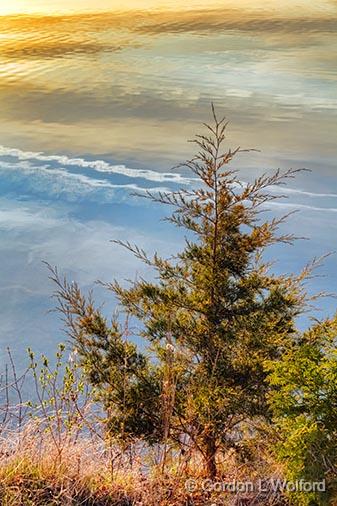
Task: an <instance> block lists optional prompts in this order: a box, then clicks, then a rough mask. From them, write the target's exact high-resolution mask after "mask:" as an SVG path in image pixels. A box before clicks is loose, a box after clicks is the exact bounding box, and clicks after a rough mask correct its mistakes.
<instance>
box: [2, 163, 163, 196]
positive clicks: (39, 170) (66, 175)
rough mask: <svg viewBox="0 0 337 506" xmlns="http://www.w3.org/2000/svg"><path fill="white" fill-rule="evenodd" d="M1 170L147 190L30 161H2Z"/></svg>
mask: <svg viewBox="0 0 337 506" xmlns="http://www.w3.org/2000/svg"><path fill="white" fill-rule="evenodd" d="M0 170H7V171H11V172H14V171H19V172H22V173H25V174H43V175H46V176H49V177H52V178H55V179H60V180H68V181H73V182H75V183H78V185H79V186H85V187H90V188H96V189H97V188H105V189H113V190H116V189H117V190H118V189H125V190H130V191H134V192H146V191H147V189H146V188H142V187H141V186H138V185H136V184H113V183H110V182H109V181H106V180H104V179H95V178H91V177H88V176H85V175H84V174H75V173H72V172H68V171H67V170H66V169H64V168H59V169H55V168H53V167H50V166H48V165H38V166H37V165H33V164H32V163H30V162H29V161H21V162H4V161H0ZM150 191H151V192H170V190H169V189H168V188H166V187H161V186H160V187H153V188H150Z"/></svg>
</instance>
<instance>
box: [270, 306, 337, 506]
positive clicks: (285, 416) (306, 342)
mask: <svg viewBox="0 0 337 506" xmlns="http://www.w3.org/2000/svg"><path fill="white" fill-rule="evenodd" d="M336 337H337V316H336V317H335V318H333V319H331V320H326V321H324V322H321V323H317V324H316V325H314V326H313V327H312V328H311V329H309V330H308V331H306V332H305V333H304V334H303V335H302V336H300V338H299V339H300V341H299V345H298V346H296V347H295V346H293V347H291V348H289V349H288V350H287V351H286V352H285V353H284V355H283V357H282V360H281V361H279V362H277V363H269V369H270V371H271V375H270V382H271V385H272V387H273V389H272V391H271V394H270V405H271V407H272V409H273V411H274V414H275V423H276V425H277V427H278V429H279V435H280V438H281V440H280V442H279V444H278V445H277V449H276V451H277V455H278V457H279V458H280V459H281V460H283V461H284V462H285V463H286V467H287V471H288V477H289V479H291V480H297V479H301V478H303V479H305V480H308V481H317V480H322V479H326V483H327V486H328V491H329V494H313V495H311V496H310V495H309V494H299V495H298V496H297V499H298V501H299V503H300V504H312V503H311V502H310V501H315V502H313V504H327V501H328V500H329V497H330V498H331V497H332V496H335V495H336V492H337V487H336V486H337V482H336V473H337V349H336Z"/></svg>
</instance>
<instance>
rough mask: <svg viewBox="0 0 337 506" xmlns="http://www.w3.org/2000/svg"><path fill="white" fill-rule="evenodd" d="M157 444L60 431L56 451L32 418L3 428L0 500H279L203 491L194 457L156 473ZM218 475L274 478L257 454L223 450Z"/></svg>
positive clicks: (37, 504)
mask: <svg viewBox="0 0 337 506" xmlns="http://www.w3.org/2000/svg"><path fill="white" fill-rule="evenodd" d="M157 454H158V450H157V451H155V450H153V451H150V450H148V449H147V450H146V449H145V448H144V447H143V446H141V445H135V446H133V447H132V448H129V449H127V450H125V451H124V452H122V453H119V451H118V449H117V447H114V448H109V447H107V446H106V445H105V444H104V442H102V440H101V439H100V438H98V437H96V436H95V434H91V435H90V434H87V435H83V434H82V435H80V436H79V435H78V434H76V435H75V437H73V434H71V433H67V432H64V433H63V434H62V438H61V453H60V451H59V446H57V447H56V446H55V442H54V439H53V438H52V437H51V435H50V434H49V433H48V430H47V431H46V430H42V429H41V425H40V423H39V422H38V421H37V420H35V421H31V422H29V423H27V424H26V425H25V427H24V428H23V429H22V430H13V431H7V434H6V436H5V437H3V440H2V441H1V450H0V504H1V506H33V505H34V506H47V505H48V506H52V505H53V506H54V505H65V506H68V505H69V506H70V505H72V506H75V505H76V506H79V505H83V506H128V505H130V506H131V505H135V506H168V505H170V506H199V505H209V506H211V505H214V506H215V505H220V504H221V505H226V506H227V505H228V506H230V505H240V504H242V505H244V504H252V505H253V504H254V505H259V504H260V505H262V504H264V505H268V504H269V505H272V504H274V505H281V504H285V502H284V499H282V498H281V497H279V496H278V495H275V494H272V493H271V492H270V493H267V494H262V495H261V494H259V493H257V492H254V493H250V494H242V493H220V492H214V493H209V492H207V491H203V490H202V489H201V484H202V482H203V480H204V476H203V474H202V466H201V462H200V460H199V458H198V456H197V455H191V456H189V457H188V461H187V460H186V459H182V458H181V456H175V457H172V455H171V456H169V457H166V459H167V465H166V468H165V470H164V472H163V470H162V466H161V465H160V462H159V460H160V459H158V455H157ZM221 470H222V471H221V474H222V477H221V478H219V481H221V480H223V481H226V482H232V481H234V480H236V481H237V482H240V481H245V480H250V481H251V480H253V481H255V482H257V480H258V479H259V478H263V477H266V476H268V477H271V476H272V475H274V476H278V474H279V469H277V468H275V467H273V466H272V463H271V462H270V461H268V459H264V458H263V457H262V455H261V454H260V457H259V458H258V459H257V460H255V463H254V464H253V463H252V461H250V463H249V464H247V463H244V462H240V461H239V460H238V458H237V456H236V455H234V454H230V455H227V456H226V458H224V459H223V461H222V463H221ZM192 478H193V479H194V480H195V481H196V483H197V490H195V491H194V492H193V493H189V492H188V491H187V490H186V486H185V485H186V481H187V480H188V479H192Z"/></svg>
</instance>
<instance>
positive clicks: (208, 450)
mask: <svg viewBox="0 0 337 506" xmlns="http://www.w3.org/2000/svg"><path fill="white" fill-rule="evenodd" d="M204 448H205V450H204V452H205V454H204V456H205V466H206V471H207V476H208V478H210V479H211V480H214V479H215V478H216V475H217V466H216V458H215V457H216V444H215V439H214V437H213V436H211V435H207V436H206V438H205V446H204Z"/></svg>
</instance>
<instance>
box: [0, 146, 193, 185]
mask: <svg viewBox="0 0 337 506" xmlns="http://www.w3.org/2000/svg"><path fill="white" fill-rule="evenodd" d="M0 156H9V157H15V158H18V159H19V160H36V161H40V162H56V163H58V164H60V165H64V166H76V167H82V168H85V169H93V170H95V171H97V172H105V173H108V174H120V175H123V176H127V177H133V178H142V179H146V180H148V181H154V182H157V183H164V182H166V183H169V182H171V183H180V184H190V183H191V182H192V181H195V178H187V177H184V176H182V175H181V174H170V173H167V172H156V171H154V170H142V169H129V168H128V167H126V166H125V165H111V164H109V163H108V162H105V161H104V160H94V161H88V160H85V159H84V158H70V157H68V156H66V155H46V154H44V153H42V152H34V151H22V150H21V149H15V148H7V147H5V146H0Z"/></svg>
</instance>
